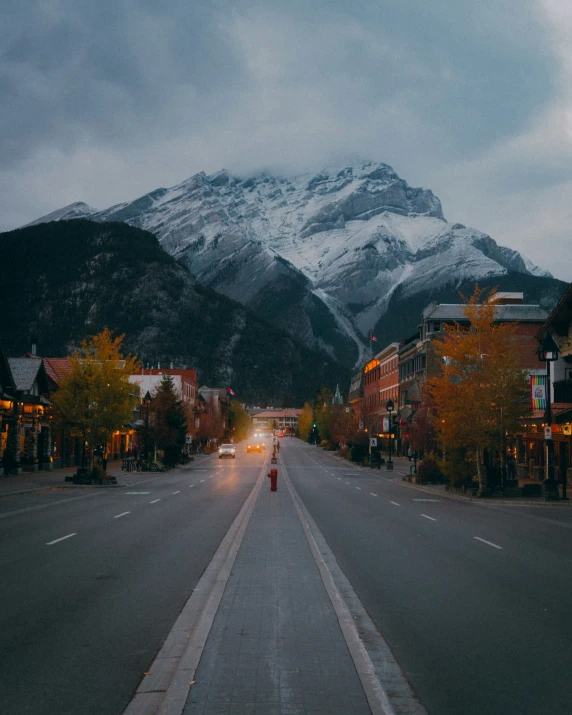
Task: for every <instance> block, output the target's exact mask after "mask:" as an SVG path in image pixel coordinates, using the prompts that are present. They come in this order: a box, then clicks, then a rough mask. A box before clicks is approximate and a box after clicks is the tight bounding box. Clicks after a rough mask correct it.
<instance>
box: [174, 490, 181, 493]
mask: <svg viewBox="0 0 572 715" xmlns="http://www.w3.org/2000/svg"><path fill="white" fill-rule="evenodd" d="M180 493H181V490H180V489H179V491H178V492H173V494H180Z"/></svg>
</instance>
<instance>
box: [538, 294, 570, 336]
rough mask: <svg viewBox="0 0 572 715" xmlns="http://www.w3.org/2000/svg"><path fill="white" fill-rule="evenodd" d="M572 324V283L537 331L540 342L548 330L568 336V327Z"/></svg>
mask: <svg viewBox="0 0 572 715" xmlns="http://www.w3.org/2000/svg"><path fill="white" fill-rule="evenodd" d="M571 323H572V283H570V285H569V286H568V288H566V290H565V291H564V293H563V295H562V297H561V298H560V300H559V301H558V303H556V305H555V306H554V308H553V309H552V312H551V313H550V315H549V316H548V317H547V318H546V321H545V323H544V325H543V326H542V327H541V328H540V330H539V331H538V337H539V339H540V340H542V339H543V338H544V336H545V335H546V333H547V332H548V330H549V329H550V328H552V329H553V330H554V331H555V332H556V333H558V334H559V335H567V334H568V326H569V325H570V324H571Z"/></svg>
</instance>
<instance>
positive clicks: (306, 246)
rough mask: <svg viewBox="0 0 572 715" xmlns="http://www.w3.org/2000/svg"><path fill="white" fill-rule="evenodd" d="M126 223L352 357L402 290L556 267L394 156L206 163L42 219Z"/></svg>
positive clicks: (216, 284) (209, 280) (268, 313)
mask: <svg viewBox="0 0 572 715" xmlns="http://www.w3.org/2000/svg"><path fill="white" fill-rule="evenodd" d="M78 216H81V217H85V218H91V219H93V220H96V221H125V222H127V223H129V224H131V225H133V226H137V227H140V228H144V229H146V230H148V231H151V232H152V233H154V234H155V235H156V236H157V237H158V238H159V240H160V242H161V245H162V247H163V248H164V249H165V250H166V251H167V252H168V253H170V254H171V255H173V256H175V257H177V258H179V259H180V260H183V261H185V262H186V263H187V264H188V265H189V267H190V269H191V270H192V272H193V273H194V274H195V275H196V276H197V277H198V278H199V280H200V281H202V282H203V283H206V284H208V285H210V286H212V287H213V288H215V289H216V290H218V291H220V292H222V293H225V294H226V295H228V296H230V297H232V298H235V299H237V300H239V301H241V302H242V303H244V304H246V305H248V306H249V307H251V308H253V309H254V310H255V311H256V312H258V313H259V314H260V315H262V316H263V317H265V318H267V319H268V320H270V321H272V322H273V323H275V324H278V325H280V326H282V327H284V328H286V329H287V330H288V331H290V332H292V333H294V334H295V335H297V336H298V337H300V338H302V339H303V340H304V341H305V342H306V343H308V344H309V345H313V346H321V347H324V348H326V349H327V350H329V351H330V352H332V353H335V354H336V355H337V357H338V358H339V359H341V360H342V361H344V362H348V363H349V362H354V361H356V360H357V359H361V358H362V357H363V355H364V350H365V348H364V344H365V336H366V335H367V331H368V330H369V329H370V328H372V327H374V326H375V325H377V324H378V323H379V321H380V320H381V319H382V317H383V316H384V315H385V314H386V311H387V309H388V305H389V302H390V300H391V298H392V296H393V295H394V293H395V292H396V290H397V289H399V295H400V297H401V298H407V297H410V296H412V295H415V294H417V293H421V292H427V291H430V290H432V289H438V288H439V287H440V286H444V285H450V284H451V282H458V283H459V284H460V283H461V282H463V281H466V280H483V279H485V278H488V277H491V276H503V275H506V274H509V273H520V274H524V275H529V276H542V277H550V274H549V273H548V272H547V271H543V270H542V269H541V268H538V267H537V266H535V265H533V264H532V263H531V262H530V261H529V260H528V259H527V258H525V257H523V256H522V255H521V254H520V253H518V251H515V250H512V249H509V248H505V247H502V246H499V245H498V244H497V243H496V242H495V241H494V240H493V239H492V238H491V237H490V236H488V235H486V234H484V233H481V232H480V231H477V230H475V229H472V228H466V227H465V226H463V225H462V224H450V223H448V222H447V221H446V220H445V218H444V216H443V212H442V208H441V202H440V201H439V199H438V198H437V197H436V196H434V195H433V193H432V192H431V191H429V190H426V189H420V188H412V187H410V186H409V185H408V184H407V183H406V182H405V181H404V180H403V179H401V178H400V177H399V176H398V175H397V174H396V173H395V172H394V171H393V169H392V168H391V167H390V166H387V165H386V164H378V163H365V164H361V165H358V166H347V167H341V168H336V169H331V168H330V169H325V170H323V171H321V172H319V173H318V174H306V175H301V176H296V177H293V178H281V177H277V176H270V175H268V174H259V175H256V176H249V177H246V178H245V177H236V176H232V175H230V174H229V173H228V172H227V171H224V170H223V171H220V172H218V173H216V174H213V175H210V176H208V175H206V174H205V173H203V172H201V173H199V174H196V175H194V176H192V177H191V178H190V179H188V180H186V181H184V182H183V183H181V184H179V185H177V186H174V187H172V188H170V189H164V188H161V189H157V190H155V191H153V192H151V193H149V194H146V195H145V196H142V197H141V198H139V199H137V200H135V201H132V202H128V203H123V204H118V205H116V206H113V207H111V208H109V209H106V210H103V211H97V210H95V209H92V208H90V207H89V206H87V205H86V204H83V203H79V204H78V203H75V204H71V205H70V206H68V207H65V208H63V209H60V210H59V211H55V212H54V213H52V214H49V215H48V216H45V217H44V218H42V219H38V221H36V222H34V223H39V222H42V221H53V220H62V219H68V218H77V217H78Z"/></svg>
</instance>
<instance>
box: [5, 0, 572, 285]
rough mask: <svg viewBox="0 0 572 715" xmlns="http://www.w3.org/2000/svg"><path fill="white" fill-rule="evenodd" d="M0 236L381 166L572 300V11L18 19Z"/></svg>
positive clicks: (19, 11)
mask: <svg viewBox="0 0 572 715" xmlns="http://www.w3.org/2000/svg"><path fill="white" fill-rule="evenodd" d="M2 16H3V17H2V25H1V27H0V52H1V59H0V102H1V106H2V112H0V230H7V229H10V228H14V227H16V226H19V225H22V224H23V223H25V222H27V221H30V220H32V219H34V218H37V217H38V216H41V215H43V214H45V213H48V212H49V211H52V210H54V209H56V208H60V207H61V206H64V205H66V204H68V203H71V202H72V201H85V202H86V203H88V204H90V205H92V206H95V207H98V208H105V207H107V206H109V205H111V204H113V203H117V202H119V201H123V200H128V199H133V198H136V197H137V196H139V195H141V194H143V193H145V192H147V191H150V190H152V189H154V188H157V187H159V186H171V185H173V184H176V183H178V182H180V181H182V180H183V179H185V178H186V177H188V176H190V175H191V174H193V173H195V172H197V171H200V170H205V171H207V172H212V171H216V170H217V169H220V168H222V167H226V168H228V169H230V170H231V171H235V172H238V173H241V174H244V173H246V172H249V171H256V170H259V169H270V170H275V171H280V172H282V173H287V174H288V173H295V172H298V171H301V170H304V171H307V170H310V171H312V170H314V169H315V170H318V169H319V168H321V167H322V166H326V165H328V164H339V163H343V162H345V161H349V160H352V159H358V158H367V159H372V160H375V161H384V162H386V163H388V164H391V165H392V166H393V167H394V169H395V170H396V171H397V172H398V173H399V174H400V175H401V176H402V177H403V178H405V179H406V180H407V181H408V182H409V183H410V184H412V185H414V186H425V187H427V188H431V189H432V190H433V191H434V192H435V193H436V194H437V195H438V196H439V197H440V198H441V200H442V202H443V207H444V212H445V215H446V217H447V218H448V220H450V221H459V222H462V223H465V224H467V225H471V226H474V227H476V228H478V229H480V230H482V231H486V232H487V233H490V234H491V235H492V236H493V238H495V239H496V240H497V241H498V242H499V243H501V244H504V245H508V246H511V247H513V248H517V249H520V250H522V251H523V252H525V253H526V254H527V255H529V257H530V258H531V259H532V260H533V261H535V262H536V263H538V264H540V265H542V266H543V267H545V268H548V269H549V270H551V271H552V272H553V273H554V274H555V275H556V276H557V277H559V278H563V279H565V280H572V241H571V236H572V201H571V199H572V2H570V0H479V1H478V2H475V0H431V2H428V0H286V2H284V0H281V1H280V2H278V0H201V1H200V2H199V1H197V0H162V2H160V3H159V2H156V1H154V0H125V1H123V0H98V1H97V2H93V0H3V2H2Z"/></svg>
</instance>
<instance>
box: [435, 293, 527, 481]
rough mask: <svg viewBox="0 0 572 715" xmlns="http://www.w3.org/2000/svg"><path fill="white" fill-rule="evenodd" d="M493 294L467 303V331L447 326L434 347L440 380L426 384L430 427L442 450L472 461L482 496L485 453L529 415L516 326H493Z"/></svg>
mask: <svg viewBox="0 0 572 715" xmlns="http://www.w3.org/2000/svg"><path fill="white" fill-rule="evenodd" d="M493 293H494V290H493V291H490V292H489V293H488V294H486V295H485V291H484V290H482V289H480V288H479V286H478V285H477V286H476V287H475V292H474V294H473V295H472V296H471V297H470V298H468V299H466V298H464V296H463V300H465V311H464V312H465V316H466V318H467V319H468V321H469V326H468V327H467V326H466V325H460V324H455V325H454V326H450V327H449V328H448V329H447V331H446V334H445V336H444V338H443V339H442V340H441V341H439V342H436V343H435V348H436V352H437V355H438V356H439V358H440V362H441V368H442V370H441V374H440V375H439V376H437V377H433V378H430V379H429V380H428V385H429V391H430V394H431V399H432V401H433V407H434V416H433V422H434V426H435V430H436V434H437V439H438V441H439V443H440V446H441V449H442V450H443V452H444V453H445V458H446V457H447V452H448V451H451V452H453V451H455V450H457V451H458V450H463V451H466V453H467V454H468V455H469V456H470V457H471V458H472V459H474V461H476V470H477V478H478V482H479V488H480V492H482V491H483V490H484V489H485V487H486V475H485V473H484V470H483V468H482V465H483V454H484V451H485V449H487V448H489V449H491V448H492V449H495V448H496V449H499V450H502V448H503V445H504V438H505V434H506V433H507V432H508V433H510V432H514V431H516V430H517V428H518V425H519V423H520V421H521V419H522V417H524V416H526V415H527V413H528V412H529V410H530V407H529V405H528V404H527V392H528V389H527V383H526V372H525V371H524V370H522V368H521V367H520V365H521V357H522V350H523V348H522V345H521V343H520V342H519V340H518V337H517V335H516V330H517V326H516V325H515V324H514V323H495V318H496V306H495V304H494V303H493V302H491V300H490V297H491V296H492V294H493Z"/></svg>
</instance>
